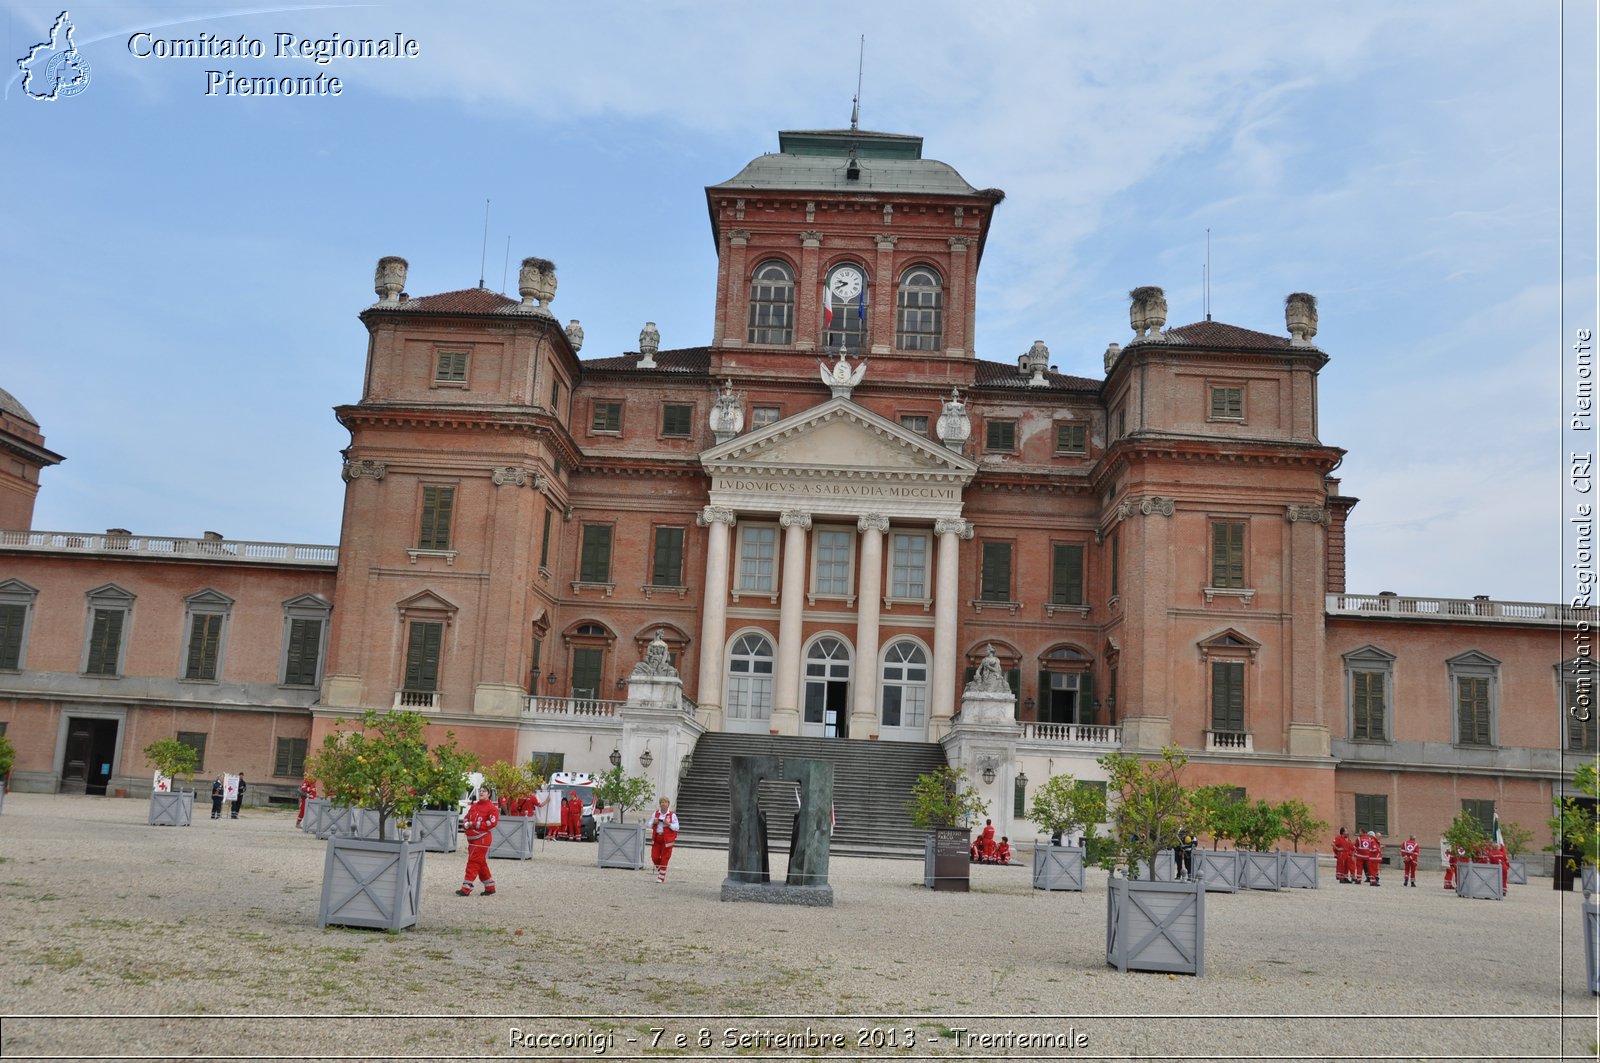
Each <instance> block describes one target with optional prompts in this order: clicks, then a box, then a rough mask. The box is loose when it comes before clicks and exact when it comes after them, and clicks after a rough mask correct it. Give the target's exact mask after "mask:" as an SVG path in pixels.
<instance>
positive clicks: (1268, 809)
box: [1237, 800, 1283, 890]
mask: <svg viewBox="0 0 1600 1063" xmlns="http://www.w3.org/2000/svg"><path fill="white" fill-rule="evenodd" d="M1237 829H1238V833H1237V837H1238V840H1239V849H1240V853H1239V886H1240V888H1242V889H1252V890H1275V889H1277V888H1278V887H1279V884H1280V881H1281V879H1282V878H1283V876H1282V873H1281V867H1280V865H1281V863H1282V861H1280V860H1279V859H1278V854H1277V853H1275V852H1269V851H1268V850H1270V849H1271V848H1272V846H1273V843H1275V842H1276V841H1277V840H1278V839H1279V838H1281V837H1283V814H1282V810H1281V809H1280V808H1279V807H1278V806H1277V805H1275V804H1272V803H1271V802H1270V801H1262V800H1256V801H1247V802H1241V803H1240V806H1239V813H1238V824H1237Z"/></svg>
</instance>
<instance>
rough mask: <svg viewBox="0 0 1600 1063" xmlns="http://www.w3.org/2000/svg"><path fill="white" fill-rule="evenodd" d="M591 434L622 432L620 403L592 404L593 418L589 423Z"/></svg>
mask: <svg viewBox="0 0 1600 1063" xmlns="http://www.w3.org/2000/svg"><path fill="white" fill-rule="evenodd" d="M589 431H591V432H620V431H622V403H620V402H597V403H595V404H594V416H593V418H592V419H591V420H590V422H589Z"/></svg>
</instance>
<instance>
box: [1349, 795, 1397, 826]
mask: <svg viewBox="0 0 1600 1063" xmlns="http://www.w3.org/2000/svg"><path fill="white" fill-rule="evenodd" d="M1355 796H1356V833H1357V834H1365V833H1366V832H1367V831H1369V830H1375V831H1377V832H1378V833H1379V834H1388V833H1389V795H1388V794H1356V795H1355Z"/></svg>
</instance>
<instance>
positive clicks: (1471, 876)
mask: <svg viewBox="0 0 1600 1063" xmlns="http://www.w3.org/2000/svg"><path fill="white" fill-rule="evenodd" d="M1444 840H1445V844H1447V845H1449V846H1450V851H1451V852H1460V851H1465V852H1466V854H1467V857H1466V859H1465V860H1458V861H1457V862H1456V896H1457V897H1473V898H1477V899H1480V900H1495V901H1498V900H1502V899H1504V897H1505V890H1504V881H1505V880H1504V878H1503V877H1502V875H1503V872H1502V871H1501V870H1500V865H1499V864H1496V863H1491V862H1490V861H1489V860H1488V858H1487V853H1488V849H1489V834H1488V832H1487V831H1485V830H1484V829H1483V827H1482V825H1481V824H1479V823H1478V821H1477V819H1476V818H1474V817H1473V815H1472V813H1470V812H1468V811H1467V810H1466V809H1462V810H1461V811H1460V812H1458V813H1456V818H1455V819H1454V820H1452V821H1451V823H1450V826H1448V827H1446V828H1445V831H1444Z"/></svg>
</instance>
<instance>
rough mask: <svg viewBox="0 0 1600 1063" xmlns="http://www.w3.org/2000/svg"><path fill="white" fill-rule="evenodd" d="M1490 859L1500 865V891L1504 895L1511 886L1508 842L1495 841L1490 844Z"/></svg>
mask: <svg viewBox="0 0 1600 1063" xmlns="http://www.w3.org/2000/svg"><path fill="white" fill-rule="evenodd" d="M1489 859H1491V860H1493V861H1494V862H1495V863H1497V864H1499V865H1500V893H1501V894H1502V895H1504V894H1505V892H1506V890H1508V889H1510V888H1511V854H1510V853H1508V852H1507V851H1506V843H1505V842H1495V843H1494V844H1493V845H1492V846H1490V847H1489Z"/></svg>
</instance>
